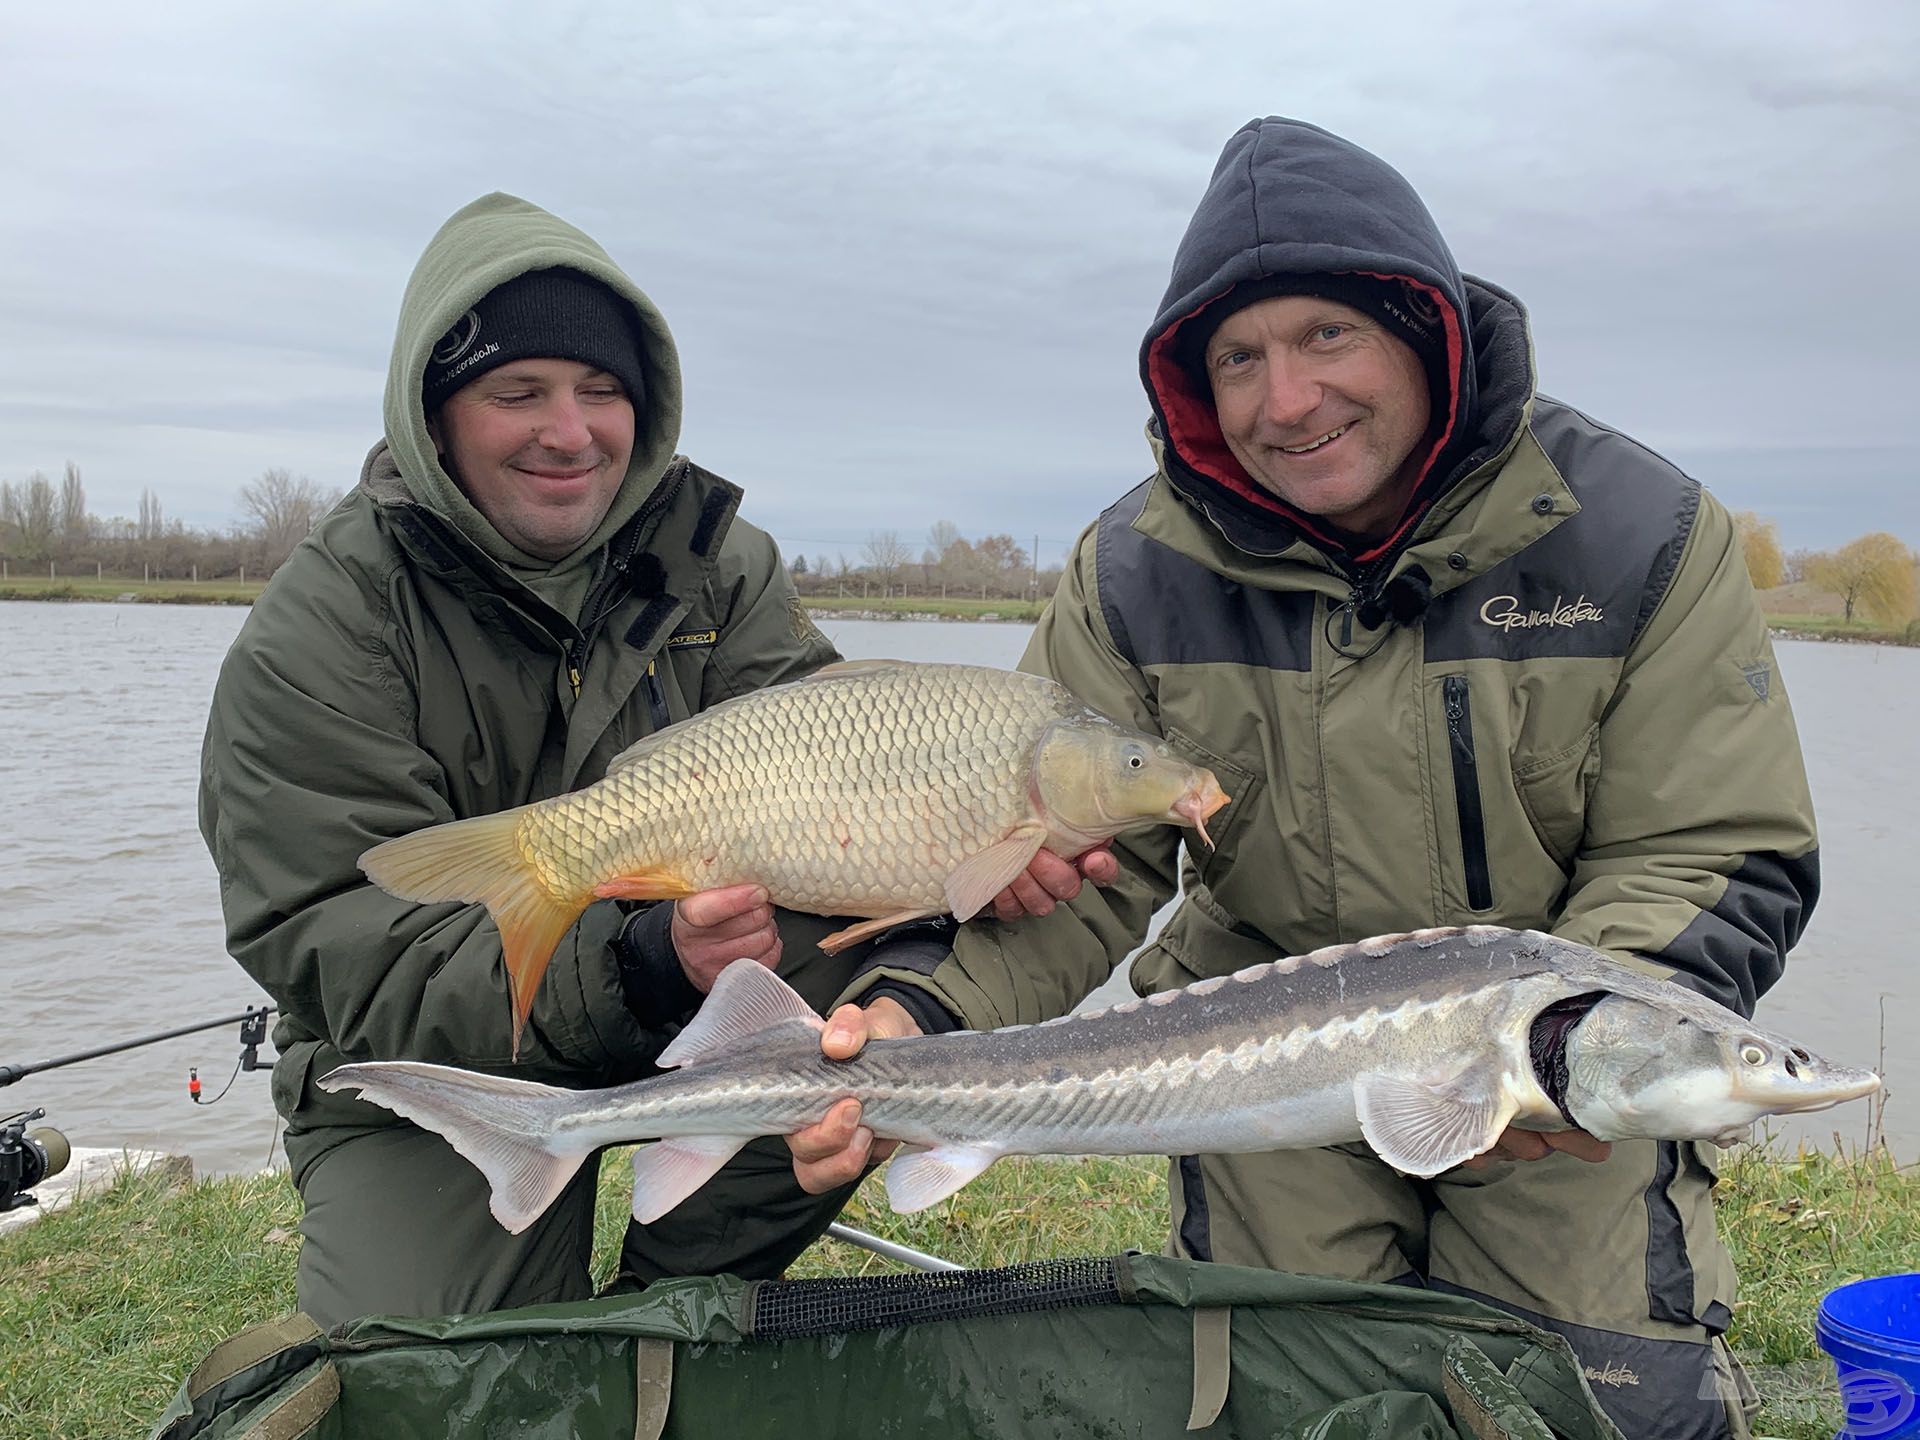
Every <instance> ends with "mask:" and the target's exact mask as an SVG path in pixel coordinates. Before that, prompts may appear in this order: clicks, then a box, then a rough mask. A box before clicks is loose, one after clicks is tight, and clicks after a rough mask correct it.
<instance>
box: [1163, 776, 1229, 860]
mask: <svg viewBox="0 0 1920 1440" xmlns="http://www.w3.org/2000/svg"><path fill="white" fill-rule="evenodd" d="M1232 798H1233V797H1232V796H1231V795H1229V794H1227V792H1226V791H1224V790H1222V789H1221V788H1220V782H1219V781H1218V780H1216V779H1214V778H1213V772H1212V771H1211V770H1202V771H1201V772H1200V775H1199V778H1198V779H1196V780H1195V781H1194V782H1193V783H1192V784H1191V785H1189V786H1188V787H1187V790H1186V793H1185V794H1184V795H1182V796H1181V797H1180V798H1179V799H1178V800H1176V801H1174V802H1173V813H1174V814H1175V815H1178V816H1179V817H1180V818H1181V819H1182V820H1185V821H1186V822H1187V823H1188V824H1189V825H1191V826H1193V828H1194V829H1196V830H1198V831H1199V832H1200V838H1201V839H1202V840H1204V841H1206V842H1207V848H1208V849H1209V850H1211V849H1213V837H1212V836H1211V835H1209V834H1207V820H1208V819H1209V818H1210V817H1211V816H1212V815H1213V814H1214V813H1215V812H1216V811H1218V810H1219V809H1220V807H1221V806H1223V805H1225V804H1226V803H1227V802H1228V801H1229V800H1231V799H1232Z"/></svg>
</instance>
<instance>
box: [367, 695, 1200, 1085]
mask: <svg viewBox="0 0 1920 1440" xmlns="http://www.w3.org/2000/svg"><path fill="white" fill-rule="evenodd" d="M1227 800H1228V797H1227V796H1226V795H1225V794H1223V793H1222V792H1221V790H1220V786H1219V784H1218V782H1217V781H1216V780H1215V779H1214V777H1213V775H1212V773H1211V772H1210V771H1207V770H1203V769H1200V768H1198V767H1197V766H1194V765H1191V764H1189V763H1187V762H1186V761H1184V760H1182V759H1181V758H1179V756H1177V755H1176V754H1174V752H1173V751H1172V750H1171V749H1170V748H1169V747H1168V746H1167V744H1166V743H1165V742H1164V741H1161V740H1159V739H1156V738H1155V737H1153V736H1149V735H1144V734H1141V733H1140V732H1138V731H1134V730H1130V729H1127V728H1125V727H1123V726H1121V725H1119V724H1117V723H1115V722H1114V721H1112V720H1110V719H1108V718H1107V717H1106V716H1104V715H1101V714H1100V713H1099V712H1097V711H1095V710H1093V709H1091V708H1089V707H1088V706H1086V705H1083V704H1081V703H1080V701H1078V700H1076V699H1075V698H1074V697H1073V695H1072V694H1071V693H1070V692H1069V691H1068V690H1067V689H1066V688H1065V687H1064V686H1062V685H1060V684H1058V683H1056V682H1055V681H1052V680H1048V679H1045V678H1043V677H1041V676H1038V675H1024V674H1020V673H1018V672H1015V671H1011V670H994V669H989V668H986V667H984V666H978V665H919V664H911V663H907V662H904V661H895V660H869V661H854V662H850V663H845V664H840V665H831V666H828V667H826V668H825V669H823V670H820V671H817V672H815V673H814V674H813V675H811V676H809V677H807V678H805V679H802V680H796V681H792V682H789V683H787V684H783V685H773V686H769V687H768V688H766V689H764V690H759V691H756V692H754V693H753V694H750V695H744V696H741V697H740V698H738V699H735V700H729V701H726V702H724V703H723V704H720V705H716V706H714V707H713V708H712V709H710V710H707V711H704V712H703V713H701V714H699V715H696V716H694V717H693V718H692V719H691V720H684V721H682V722H681V723H679V724H677V725H672V726H669V727H667V728H666V729H663V730H661V731H659V732H657V733H656V734H653V735H650V736H648V737H647V738H646V739H644V740H642V741H640V742H639V743H638V744H637V745H634V746H632V747H630V748H629V749H627V750H625V751H623V752H622V753H621V754H620V755H618V756H616V757H615V758H614V760H613V762H612V763H611V764H610V765H609V766H608V767H607V774H606V776H605V778H603V779H601V780H600V781H598V782H597V783H595V784H592V785H589V786H587V787H585V788H584V789H581V790H576V791H573V792H572V793H570V794H566V795H559V796H555V797H553V798H552V799H548V800H540V801H536V802H535V803H533V804H531V805H523V806H519V807H517V808H515V809H512V810H503V811H501V812H499V813H498V814H494V815H484V816H480V817H478V818H475V819H469V820H455V821H451V822H449V823H447V824H444V825H436V826H432V827H430V828H428V829H425V830H419V831H416V832H414V833H413V834H411V835H403V836H401V837H400V838H399V839H396V840H389V841H387V842H386V843H384V844H381V845H376V846H374V847H373V848H372V849H370V850H368V851H367V852H366V853H365V854H364V855H362V856H361V857H360V866H361V868H362V869H363V870H364V871H365V872H366V873H367V876H368V878H370V879H371V880H372V881H373V882H374V883H375V884H377V885H379V886H380V887H381V888H382V889H383V890H386V891H388V892H389V893H391V894H393V895H397V896H399V897H400V898H402V899H406V900H419V901H434V900H462V901H469V902H471V901H479V902H481V903H483V904H485V905H486V907H487V909H488V911H489V912H490V913H491V914H492V916H493V919H494V922H495V924H497V925H498V926H499V929H500V940H501V946H502V949H503V950H504V952H505V957H506V967H507V977H508V982H509V986H510V989H511V992H512V997H513V1038H514V1046H515V1049H516V1051H517V1049H518V1046H519V1040H520V1031H521V1028H522V1027H523V1026H524V1025H525V1023H526V1018H527V1012H528V1010H529V1009H531V1007H532V1005H533V993H534V989H535V987H536V986H538V984H539V983H540V977H541V975H542V974H543V973H545V971H546V968H547V962H548V961H549V960H550V959H551V958H552V955H553V950H554V947H555V946H556V945H557V944H559V942H560V937H561V936H562V935H564V934H565V933H566V931H567V929H568V928H569V927H570V926H571V925H572V924H573V923H574V921H575V920H577V919H578V918H579V916H580V912H581V911H583V910H584V909H586V907H587V906H588V905H589V904H590V903H592V901H594V900H595V899H597V898H598V899H605V898H626V899H636V900H670V899H675V898H678V897H680V896H683V895H691V894H693V893H694V892H695V891H699V890H710V889H714V888H716V887H719V886H724V885H735V884H740V883H743V882H747V881H753V882H757V883H759V884H761V885H764V886H765V887H766V889H767V893H768V895H769V896H770V897H771V898H772V900H773V902H774V903H775V904H777V905H784V906H787V907H789V908H791V909H795V910H806V911H811V912H812V913H814V914H818V915H851V916H865V917H870V918H869V919H868V921H867V923H865V924H860V925H853V926H850V927H848V928H846V929H844V930H839V931H836V932H835V933H834V934H832V935H830V936H828V937H827V939H826V940H825V941H823V942H821V948H822V949H824V950H827V951H828V952H829V953H832V952H833V951H835V950H838V949H841V948H843V947H845V946H847V945H850V944H852V943H854V942H855V941H857V940H862V939H865V938H867V937H869V936H871V935H875V934H878V933H879V932H880V931H882V930H884V929H886V928H887V927H888V926H891V925H896V924H899V923H900V922H902V921H905V920H912V919H918V918H921V917H923V916H929V915H938V914H941V913H943V912H951V913H952V914H953V915H954V916H956V917H958V918H959V919H962V920H965V919H967V918H969V917H970V916H972V915H975V914H977V913H978V912H979V911H980V910H981V908H982V907H984V906H985V905H986V904H988V902H990V901H991V900H992V899H993V897H994V896H995V895H997V894H999V892H1000V891H1001V890H1002V889H1004V888H1005V887H1006V886H1007V885H1008V884H1010V883H1011V882H1012V881H1013V879H1014V878H1015V877H1016V876H1018V875H1019V874H1020V873H1021V872H1022V871H1023V870H1025V869H1026V867H1027V864H1028V862H1029V861H1031V860H1032V859H1033V857H1034V855H1035V853H1036V852H1037V851H1039V850H1040V848H1041V847H1042V846H1045V847H1046V848H1047V849H1049V850H1052V851H1053V852H1054V853H1056V854H1059V855H1065V856H1073V855H1078V854H1080V853H1081V852H1082V851H1085V850H1087V849H1089V848H1090V847H1092V846H1094V845H1096V844H1098V843H1100V842H1101V841H1103V840H1109V839H1111V838H1113V836H1115V835H1117V834H1118V833H1120V832H1121V831H1122V830H1126V829H1129V828H1132V827H1134V826H1139V825H1148V824H1160V823H1174V824H1182V825H1191V826H1193V827H1194V828H1195V829H1197V830H1198V831H1199V832H1200V835H1201V838H1202V839H1206V838H1207V834H1206V821H1207V817H1208V816H1210V815H1212V814H1213V813H1214V812H1215V811H1216V810H1218V809H1219V808H1220V807H1221V806H1222V805H1224V804H1226V803H1227Z"/></svg>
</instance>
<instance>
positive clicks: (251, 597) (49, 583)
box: [0, 575, 266, 605]
mask: <svg viewBox="0 0 1920 1440" xmlns="http://www.w3.org/2000/svg"><path fill="white" fill-rule="evenodd" d="M265 583H266V582H265V581H262V580H236V579H226V580H116V579H114V578H113V577H112V576H110V575H109V576H108V577H106V578H105V579H103V580H86V579H81V578H78V577H73V576H66V575H62V576H60V577H58V578H57V579H49V578H47V577H46V576H44V575H41V576H24V577H23V576H19V575H14V576H10V577H9V578H8V579H6V580H5V581H0V600H107V601H114V600H118V601H129V600H131V601H136V602H141V603H145V604H149V605H251V604H252V603H253V602H254V601H255V599H257V598H258V597H259V594H260V591H261V590H262V588H264V586H265Z"/></svg>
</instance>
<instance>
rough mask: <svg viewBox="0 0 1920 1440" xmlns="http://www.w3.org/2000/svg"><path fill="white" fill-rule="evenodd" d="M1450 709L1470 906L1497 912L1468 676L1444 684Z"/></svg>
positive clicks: (1455, 795) (1449, 733) (1456, 798)
mask: <svg viewBox="0 0 1920 1440" xmlns="http://www.w3.org/2000/svg"><path fill="white" fill-rule="evenodd" d="M1441 693H1442V695H1444V697H1445V699H1446V705H1447V748H1448V749H1449V750H1450V751H1451V752H1452V755H1453V799H1454V807H1455V808H1456V809H1457V810H1458V811H1459V812H1460V853H1461V857H1462V859H1463V860H1464V861H1465V863H1466V869H1467V904H1468V905H1469V906H1470V907H1471V908H1473V909H1475V910H1491V909H1492V908H1493V879H1492V877H1491V876H1490V875H1489V874H1488V872H1487V822H1486V816H1485V813H1484V812H1483V811H1482V810H1481V808H1480V767H1479V765H1478V764H1477V763H1476V761H1475V759H1474V754H1473V703H1472V696H1471V691H1470V690H1469V689H1468V686H1467V677H1466V676H1464V675H1449V676H1447V677H1446V678H1445V679H1444V680H1443V681H1442V689H1441Z"/></svg>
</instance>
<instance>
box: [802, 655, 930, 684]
mask: <svg viewBox="0 0 1920 1440" xmlns="http://www.w3.org/2000/svg"><path fill="white" fill-rule="evenodd" d="M912 665H913V661H911V660H836V661H834V662H833V664H831V665H822V666H821V667H820V668H819V669H818V670H813V671H809V672H808V673H807V674H805V675H803V676H801V677H800V679H799V680H798V681H796V682H795V683H796V684H800V685H804V684H806V683H807V681H809V680H844V679H846V678H847V676H849V675H874V674H878V673H879V672H880V671H882V670H906V669H909V668H911V667H912Z"/></svg>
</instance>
